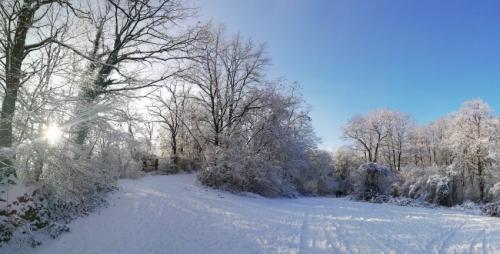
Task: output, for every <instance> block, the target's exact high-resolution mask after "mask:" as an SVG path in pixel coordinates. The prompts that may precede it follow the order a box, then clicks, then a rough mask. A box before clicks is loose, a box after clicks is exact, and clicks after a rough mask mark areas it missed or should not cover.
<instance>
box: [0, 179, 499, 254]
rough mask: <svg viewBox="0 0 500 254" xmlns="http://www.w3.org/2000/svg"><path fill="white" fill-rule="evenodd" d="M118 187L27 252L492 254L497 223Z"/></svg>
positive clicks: (338, 204)
mask: <svg viewBox="0 0 500 254" xmlns="http://www.w3.org/2000/svg"><path fill="white" fill-rule="evenodd" d="M120 187H121V189H120V191H118V192H116V193H115V194H113V195H112V196H111V197H110V205H109V206H108V207H106V208H103V209H101V210H100V211H99V212H96V213H93V214H91V215H89V216H87V217H85V218H81V219H77V220H75V221H73V222H72V223H71V224H70V228H71V229H72V232H70V233H67V234H63V235H62V236H61V237H60V238H59V239H56V240H51V241H48V242H45V243H44V244H43V245H42V246H41V247H39V248H37V249H35V250H31V251H30V252H33V253H39V254H42V253H50V254H59V253H60V254H65V253H89V254H90V253H92V254H98V253H103V254H104V253H106V254H113V253H124V254H126V253H144V254H148V253H499V252H500V219H498V218H492V217H481V216H476V215H472V214H467V213H465V212H463V211H456V210H450V209H440V208H438V209H428V208H415V207H400V206H393V205H388V204H371V203H362V202H354V201H349V200H347V199H336V198H298V199H266V198H262V197H258V196H241V195H234V194H230V193H226V192H220V191H216V190H211V189H206V188H204V187H201V186H199V185H198V184H197V183H196V178H195V176H194V175H173V176H148V177H144V178H141V179H137V180H123V181H120ZM0 251H1V250H0ZM24 251H26V250H24ZM12 253H16V252H12ZM23 253H25V252H23Z"/></svg>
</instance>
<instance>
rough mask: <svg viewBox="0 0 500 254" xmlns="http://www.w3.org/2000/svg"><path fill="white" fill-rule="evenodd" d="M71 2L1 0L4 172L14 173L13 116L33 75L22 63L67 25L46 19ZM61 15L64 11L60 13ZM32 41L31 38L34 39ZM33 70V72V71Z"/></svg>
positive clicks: (0, 136) (0, 145) (0, 125)
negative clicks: (22, 91)
mask: <svg viewBox="0 0 500 254" xmlns="http://www.w3.org/2000/svg"><path fill="white" fill-rule="evenodd" d="M62 5H66V6H69V3H68V2H67V1H63V0H45V1H40V0H14V1H2V2H0V22H1V24H0V33H1V34H2V39H0V46H1V51H2V55H1V57H0V59H1V61H0V63H1V65H2V67H3V73H2V76H1V80H2V81H3V83H4V84H2V87H3V89H4V96H3V101H2V108H1V114H0V149H1V150H2V155H1V158H0V163H1V167H2V168H3V170H2V172H3V173H2V175H3V176H4V177H7V176H9V175H15V169H14V168H13V167H12V158H13V151H12V145H13V135H12V129H13V127H12V120H13V117H14V114H15V112H16V102H17V99H18V93H19V91H20V88H21V87H22V86H23V84H24V83H25V82H26V81H27V80H28V79H29V78H30V77H31V76H30V73H29V72H27V71H26V70H24V69H23V63H24V61H25V59H27V58H28V57H29V56H30V55H31V54H34V53H35V52H37V51H39V50H40V49H41V48H43V47H45V46H46V45H48V44H49V43H51V42H52V41H53V40H55V39H56V37H57V35H58V34H60V33H62V32H63V31H64V29H65V26H64V25H61V26H59V27H57V26H56V23H54V22H53V20H50V19H47V18H46V17H47V16H49V13H50V12H51V11H53V8H58V7H61V6H62ZM61 15H62V14H61ZM31 41H32V42H31ZM32 73H33V72H32Z"/></svg>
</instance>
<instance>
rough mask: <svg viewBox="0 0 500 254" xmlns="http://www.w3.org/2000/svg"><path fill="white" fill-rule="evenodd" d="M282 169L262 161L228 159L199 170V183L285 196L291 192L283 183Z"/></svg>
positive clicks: (240, 190) (232, 189)
mask: <svg viewBox="0 0 500 254" xmlns="http://www.w3.org/2000/svg"><path fill="white" fill-rule="evenodd" d="M282 175H283V170H282V168H280V167H275V166H272V165H269V164H267V163H263V162H262V161H250V160H244V161H235V160H233V161H230V160H224V161H222V162H220V164H218V165H215V166H211V167H208V168H206V169H203V170H200V172H199V174H198V177H199V180H200V182H201V183H203V184H205V185H207V186H210V187H214V188H218V189H225V190H229V191H235V192H253V193H257V194H259V195H262V196H267V197H277V196H286V195H289V194H290V193H291V192H290V190H289V189H288V188H286V187H285V186H287V184H284V183H283V181H284V179H283V178H282Z"/></svg>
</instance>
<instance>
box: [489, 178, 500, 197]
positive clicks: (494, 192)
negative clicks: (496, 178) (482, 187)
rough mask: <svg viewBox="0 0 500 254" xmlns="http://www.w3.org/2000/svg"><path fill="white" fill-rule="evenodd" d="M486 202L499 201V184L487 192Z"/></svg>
mask: <svg viewBox="0 0 500 254" xmlns="http://www.w3.org/2000/svg"><path fill="white" fill-rule="evenodd" d="M488 200H489V201H493V202H494V201H500V182H498V183H496V184H495V185H493V187H491V188H490V190H489V191H488Z"/></svg>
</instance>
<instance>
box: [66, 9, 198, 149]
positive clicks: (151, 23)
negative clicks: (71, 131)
mask: <svg viewBox="0 0 500 254" xmlns="http://www.w3.org/2000/svg"><path fill="white" fill-rule="evenodd" d="M90 8H91V11H90V12H89V13H90V15H89V17H88V18H87V20H90V24H91V27H93V29H91V31H89V32H88V33H89V34H88V35H89V36H90V37H93V39H92V40H91V44H92V45H91V47H90V50H88V52H84V51H83V50H81V49H79V48H77V47H74V46H72V45H70V44H68V43H64V42H58V43H59V44H60V45H63V46H65V47H68V48H70V49H71V50H73V51H74V52H75V53H76V54H78V55H79V56H81V57H83V58H85V59H87V60H89V61H90V63H89V65H88V66H87V70H86V71H85V73H84V75H83V80H82V82H81V94H80V99H81V101H82V103H81V105H80V106H79V109H78V110H77V112H76V117H82V115H83V117H85V115H86V114H88V113H87V112H86V110H87V109H88V108H91V107H92V105H93V104H95V103H97V102H98V101H99V99H102V97H103V96H106V95H109V94H115V95H116V94H122V93H124V92H127V91H133V90H139V89H143V88H148V87H152V86H156V85H157V84H159V83H160V82H162V81H164V80H166V79H168V78H172V77H174V76H175V75H177V74H178V73H179V72H180V71H181V69H182V68H180V67H179V63H178V61H180V60H183V59H187V58H189V54H188V51H189V48H190V46H191V45H192V43H193V42H194V41H195V40H196V39H197V38H198V36H199V32H200V30H199V29H197V28H196V29H188V30H187V31H185V30H183V29H182V28H181V27H179V26H177V22H179V21H181V20H183V19H185V18H187V17H189V16H190V15H192V13H193V10H192V9H190V8H187V7H184V6H183V5H182V4H181V3H180V1H177V0H171V1H168V0H147V1H116V0H106V1H102V2H96V3H94V5H93V6H91V7H90ZM167 63H169V64H171V65H169V66H167V65H165V64H167ZM151 69H154V70H155V71H153V72H151V71H150V70H151ZM148 70H149V71H148ZM155 74H157V75H155ZM75 122H77V123H78V124H77V125H76V129H75V132H76V135H75V142H76V144H78V145H82V144H83V143H84V142H85V139H86V137H87V135H88V132H89V128H90V126H91V123H89V122H88V121H78V120H76V121H75Z"/></svg>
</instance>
